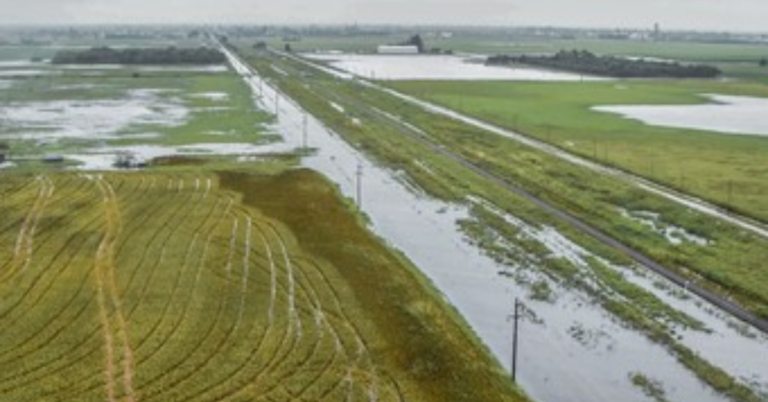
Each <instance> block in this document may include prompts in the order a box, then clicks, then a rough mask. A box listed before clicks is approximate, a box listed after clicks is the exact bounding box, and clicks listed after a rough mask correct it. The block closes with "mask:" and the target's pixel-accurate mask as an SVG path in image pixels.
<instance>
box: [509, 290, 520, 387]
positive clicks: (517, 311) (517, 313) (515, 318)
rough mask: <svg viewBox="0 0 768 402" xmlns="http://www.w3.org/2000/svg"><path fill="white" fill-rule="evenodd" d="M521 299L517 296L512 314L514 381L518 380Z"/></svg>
mask: <svg viewBox="0 0 768 402" xmlns="http://www.w3.org/2000/svg"><path fill="white" fill-rule="evenodd" d="M520 307H521V303H520V300H519V299H517V298H515V313H514V315H513V316H512V319H513V326H512V368H511V370H512V382H515V383H516V382H517V332H518V322H519V321H520Z"/></svg>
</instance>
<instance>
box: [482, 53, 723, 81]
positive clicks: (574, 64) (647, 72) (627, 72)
mask: <svg viewBox="0 0 768 402" xmlns="http://www.w3.org/2000/svg"><path fill="white" fill-rule="evenodd" d="M487 64H489V65H509V64H527V65H532V66H537V67H544V68H551V69H556V70H565V71H572V72H576V73H581V74H589V75H598V76H608V77H618V78H715V77H718V76H719V75H720V74H722V72H721V71H720V69H718V68H717V67H713V66H708V65H701V64H693V65H685V64H681V63H678V62H673V61H660V60H648V59H643V58H636V59H631V58H621V57H613V56H597V55H595V54H593V53H590V52H588V51H586V50H581V51H579V50H571V51H566V50H562V51H560V52H558V53H557V54H555V55H554V56H531V55H521V56H507V55H499V56H492V57H489V58H488V61H487Z"/></svg>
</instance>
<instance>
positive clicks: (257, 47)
mask: <svg viewBox="0 0 768 402" xmlns="http://www.w3.org/2000/svg"><path fill="white" fill-rule="evenodd" d="M253 48H254V49H255V50H267V43H266V42H264V41H258V42H256V44H254V45H253Z"/></svg>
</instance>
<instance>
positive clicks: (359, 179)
mask: <svg viewBox="0 0 768 402" xmlns="http://www.w3.org/2000/svg"><path fill="white" fill-rule="evenodd" d="M362 207H363V164H362V162H357V208H358V209H362Z"/></svg>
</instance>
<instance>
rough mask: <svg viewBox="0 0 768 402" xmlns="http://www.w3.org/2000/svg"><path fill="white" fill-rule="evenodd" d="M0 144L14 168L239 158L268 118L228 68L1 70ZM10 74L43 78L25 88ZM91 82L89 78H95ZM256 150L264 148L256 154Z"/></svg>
mask: <svg viewBox="0 0 768 402" xmlns="http://www.w3.org/2000/svg"><path fill="white" fill-rule="evenodd" d="M1 72H6V73H8V74H11V73H12V74H11V75H10V76H9V78H6V79H0V89H3V90H4V91H5V93H4V94H3V95H4V96H3V97H2V98H0V121H2V123H3V124H2V126H0V141H2V140H6V141H10V142H11V143H12V149H13V155H14V156H13V158H14V159H16V161H13V162H14V164H16V165H18V163H16V162H18V161H32V160H35V159H41V158H42V157H43V156H44V155H55V156H56V158H59V157H63V158H64V159H65V160H68V161H70V162H73V163H75V164H76V165H78V164H79V168H81V169H105V170H107V169H113V166H112V165H113V164H114V162H115V160H116V158H117V156H118V155H119V154H125V153H128V154H130V155H131V156H132V157H134V158H135V160H136V161H141V162H144V161H149V160H151V159H152V158H156V157H160V156H173V155H227V156H230V155H232V156H239V155H250V154H252V153H261V152H266V151H269V150H272V149H274V148H275V146H274V145H270V144H261V142H262V139H261V137H260V133H261V132H263V128H262V122H263V121H264V119H266V118H268V116H267V114H265V113H264V114H260V113H257V112H255V111H254V110H253V100H252V95H251V93H250V92H249V90H248V89H247V88H244V87H243V86H242V84H241V82H240V80H239V77H238V76H237V75H234V74H232V73H231V72H229V71H228V67H227V66H223V65H222V66H157V67H155V66H150V67H126V66H116V65H89V66H53V65H49V64H47V63H29V62H25V61H5V62H2V64H0V73H1ZM18 72H26V73H29V74H32V73H34V74H37V73H38V72H44V73H45V75H44V76H42V77H40V78H36V79H26V78H25V77H24V76H23V75H24V74H22V75H19V74H17V73H18ZM95 75H98V77H97V78H94V76H95ZM262 145H263V146H262Z"/></svg>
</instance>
